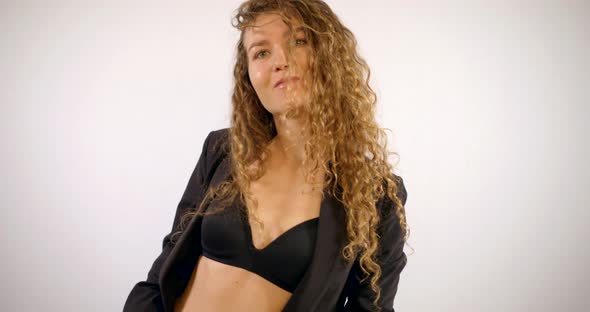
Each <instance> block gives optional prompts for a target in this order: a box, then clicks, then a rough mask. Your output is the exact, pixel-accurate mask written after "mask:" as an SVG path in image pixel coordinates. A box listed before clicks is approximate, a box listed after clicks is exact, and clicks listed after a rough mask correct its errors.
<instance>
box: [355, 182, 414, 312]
mask: <svg viewBox="0 0 590 312" xmlns="http://www.w3.org/2000/svg"><path fill="white" fill-rule="evenodd" d="M394 177H395V178H396V180H397V181H398V192H397V196H398V198H399V199H400V200H401V202H402V204H403V205H405V204H406V199H407V196H408V195H407V192H406V188H405V186H404V183H403V179H402V178H401V177H399V176H394ZM377 205H378V208H379V209H381V210H380V211H382V212H383V214H385V216H384V218H383V220H382V221H381V226H380V227H379V230H378V231H379V234H380V235H381V239H380V244H381V246H382V252H381V253H380V254H379V255H378V256H377V261H378V263H379V264H380V265H381V274H382V275H381V278H380V279H379V281H378V284H379V286H380V287H381V299H380V300H379V306H380V308H381V311H382V312H395V309H394V308H393V300H394V298H395V294H396V293H397V286H398V283H399V277H400V273H401V271H402V270H403V269H404V267H405V266H406V261H407V259H406V254H405V253H404V252H403V248H404V240H403V236H404V233H402V229H401V226H400V224H399V218H398V217H397V215H396V214H395V205H394V203H393V201H392V200H391V199H390V198H389V197H388V196H387V195H386V196H384V197H383V198H382V199H381V200H379V202H378V203H377ZM351 275H352V279H353V280H352V286H351V288H350V290H349V293H348V301H347V303H346V305H345V307H344V311H374V310H375V309H374V308H373V307H372V304H373V299H374V297H375V295H374V293H373V291H372V290H371V286H370V278H367V279H366V280H365V281H364V282H362V283H360V280H361V279H362V277H363V272H362V271H361V268H360V264H359V260H358V259H357V260H356V261H355V263H354V265H353V267H352V269H351Z"/></svg>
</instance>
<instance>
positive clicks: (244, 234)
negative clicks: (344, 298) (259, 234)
mask: <svg viewBox="0 0 590 312" xmlns="http://www.w3.org/2000/svg"><path fill="white" fill-rule="evenodd" d="M239 202H240V201H239V200H236V201H234V204H233V205H231V206H228V207H226V208H225V209H224V210H223V211H222V212H221V213H217V214H213V215H206V216H204V217H203V223H202V225H201V245H202V249H203V256H206V257H207V258H210V259H213V260H216V261H219V262H222V263H225V264H228V265H232V266H236V267H240V268H243V269H245V270H248V271H250V272H253V273H255V274H258V275H260V276H261V277H263V278H265V279H266V280H268V281H270V282H271V283H273V284H275V285H277V286H279V287H280V288H282V289H284V290H286V291H288V292H291V293H292V292H293V291H294V290H295V288H296V287H297V285H298V284H299V282H300V281H301V279H302V278H303V275H304V274H305V271H306V270H307V267H308V266H309V263H310V262H311V259H312V257H313V251H314V247H315V242H316V235H317V228H318V222H319V217H316V218H313V219H309V220H306V221H303V222H301V223H299V224H297V225H295V226H294V227H292V228H290V229H289V230H287V231H286V232H285V233H283V234H282V235H281V236H279V237H277V238H276V239H275V240H273V241H272V242H271V243H270V244H268V245H267V246H266V247H264V248H263V249H257V248H256V247H255V246H254V244H253V242H252V232H251V228H250V223H249V222H248V217H247V215H246V213H245V211H244V209H241V208H242V207H241V206H239V205H238V204H237V203H239ZM210 208H214V207H210Z"/></svg>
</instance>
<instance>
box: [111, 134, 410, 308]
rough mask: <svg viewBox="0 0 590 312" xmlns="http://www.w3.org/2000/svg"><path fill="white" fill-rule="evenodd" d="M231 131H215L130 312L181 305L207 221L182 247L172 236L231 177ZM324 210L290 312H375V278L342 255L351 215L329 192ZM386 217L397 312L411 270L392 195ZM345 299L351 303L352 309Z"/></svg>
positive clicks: (384, 282)
mask: <svg viewBox="0 0 590 312" xmlns="http://www.w3.org/2000/svg"><path fill="white" fill-rule="evenodd" d="M228 134H229V128H225V129H220V130H216V131H212V132H210V133H209V135H208V136H207V138H206V139H205V143H204V145H203V151H202V153H201V155H200V157H199V160H198V162H197V165H196V167H195V169H194V171H193V173H192V175H191V177H190V180H189V182H188V185H187V187H186V190H185V191H184V194H183V195H182V199H181V200H180V203H179V204H178V207H177V209H176V215H175V217H174V222H173V226H172V231H171V232H170V234H168V235H166V236H165V237H164V240H163V244H162V252H161V254H160V255H159V256H158V258H157V259H156V260H155V261H154V263H153V265H152V267H151V269H150V271H149V273H148V276H147V279H146V280H145V281H141V282H139V283H137V284H136V285H135V286H134V287H133V289H132V290H131V293H130V294H129V296H128V298H127V301H126V302H125V306H124V308H123V311H124V312H140V311H141V312H152V311H153V312H155V311H166V312H171V311H173V309H174V303H175V300H176V299H177V298H178V297H179V296H180V295H181V294H182V292H183V291H184V289H185V288H186V286H187V284H188V282H189V279H190V277H191V273H192V271H193V269H194V266H195V264H196V261H197V259H198V257H199V255H200V254H201V248H200V246H201V221H202V217H195V218H193V219H192V220H191V221H190V223H189V224H188V226H187V227H186V228H185V230H184V232H183V233H182V234H181V235H180V236H179V238H178V241H177V242H176V244H172V243H171V241H170V236H171V233H173V232H175V231H176V229H177V226H178V224H179V219H180V215H181V214H182V212H184V211H185V210H186V209H187V208H191V207H198V206H197V205H198V204H199V203H200V202H201V201H202V199H203V196H204V194H205V191H206V190H207V188H208V187H209V185H217V184H218V183H220V182H222V181H224V180H225V179H227V178H228V176H229V157H228V150H229V149H228V138H229V137H228ZM394 177H395V178H396V179H398V181H399V192H398V196H399V198H400V199H401V200H402V203H404V204H405V201H406V198H407V193H406V190H405V187H404V184H403V180H402V179H401V177H399V176H395V175H394ZM324 195H325V197H324V199H323V200H322V203H321V206H320V219H319V230H318V236H317V241H316V246H315V251H314V256H313V259H312V261H311V263H310V266H309V268H308V269H307V272H306V273H305V275H304V277H303V279H302V280H301V282H300V283H299V285H298V286H297V288H296V289H295V291H294V292H293V294H292V296H291V298H290V299H289V301H288V302H287V305H286V306H285V308H284V309H283V311H284V312H310V311H321V312H324V311H371V310H372V309H371V302H372V299H373V293H372V291H371V289H370V285H369V279H367V280H365V281H364V282H363V283H360V279H361V278H362V277H363V274H362V271H361V270H360V267H359V262H358V259H357V260H356V261H354V263H346V261H344V260H343V259H342V256H341V255H340V250H341V248H342V247H344V246H345V244H346V226H345V211H344V209H343V206H342V203H340V202H339V201H338V200H337V199H336V198H334V197H333V196H331V195H329V194H328V193H327V192H326V190H324ZM377 207H378V209H380V211H381V213H382V222H381V223H380V224H381V225H380V226H379V228H378V231H379V233H380V236H381V246H382V252H381V253H380V254H379V256H378V260H379V263H380V265H381V270H382V276H381V279H380V280H379V285H380V286H381V300H380V306H381V309H382V311H384V312H388V311H389V312H394V309H393V301H394V297H395V294H396V292H397V286H398V282H399V276H400V272H401V271H402V270H403V268H404V267H405V265H406V261H407V259H406V255H405V253H404V252H403V246H404V243H403V233H402V231H401V227H400V226H399V219H398V218H397V216H396V215H395V213H394V204H393V201H391V200H390V199H389V198H388V197H387V196H384V197H383V198H381V199H380V200H379V201H378V202H377ZM345 298H347V299H348V301H347V303H346V306H345V305H344V301H345Z"/></svg>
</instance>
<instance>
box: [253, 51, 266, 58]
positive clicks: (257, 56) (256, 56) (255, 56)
mask: <svg viewBox="0 0 590 312" xmlns="http://www.w3.org/2000/svg"><path fill="white" fill-rule="evenodd" d="M262 52H268V51H266V50H262V51H260V52H258V53H256V54H254V58H255V59H257V58H259V57H260V54H262Z"/></svg>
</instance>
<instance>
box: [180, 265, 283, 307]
mask: <svg viewBox="0 0 590 312" xmlns="http://www.w3.org/2000/svg"><path fill="white" fill-rule="evenodd" d="M289 298H291V293H290V292H288V291H286V290H284V289H282V288H280V287H278V286H276V285H274V284H273V283H271V282H269V281H267V280H266V279H264V278H262V277H260V276H259V275H256V274H254V273H252V272H249V271H246V270H244V269H242V268H238V267H234V266H231V265H227V264H224V263H221V262H218V261H215V260H212V259H209V258H207V257H204V256H200V257H199V260H198V261H197V265H196V266H195V269H194V270H193V273H192V276H191V279H190V281H189V283H188V285H187V287H186V289H185V291H184V293H183V294H182V296H180V297H179V298H178V299H177V300H176V304H175V309H174V311H176V312H189V311H199V312H219V311H259V312H277V311H281V310H282V309H283V308H284V307H285V305H286V304H287V302H288V301H289Z"/></svg>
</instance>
